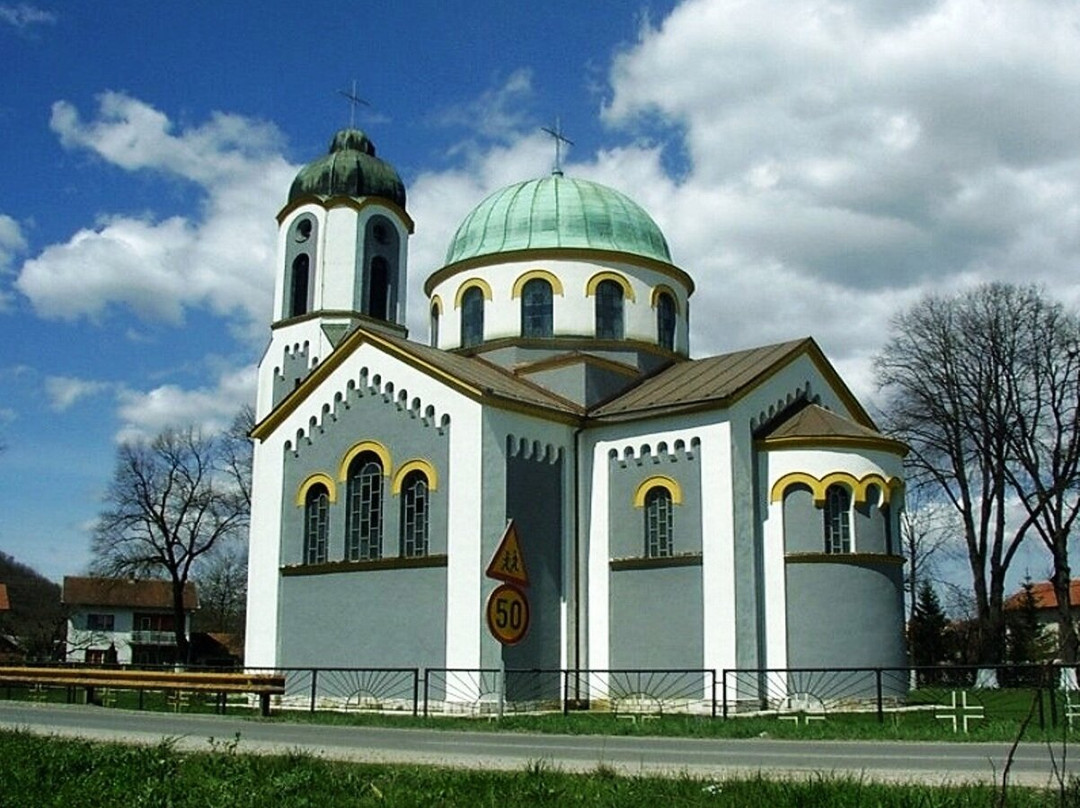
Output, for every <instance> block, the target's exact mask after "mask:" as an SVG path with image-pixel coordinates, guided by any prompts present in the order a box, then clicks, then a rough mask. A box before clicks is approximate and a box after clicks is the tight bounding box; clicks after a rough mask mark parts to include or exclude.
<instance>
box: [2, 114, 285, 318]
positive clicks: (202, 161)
mask: <svg viewBox="0 0 1080 808" xmlns="http://www.w3.org/2000/svg"><path fill="white" fill-rule="evenodd" d="M51 126H52V129H53V131H54V132H56V133H57V135H59V137H60V140H61V143H62V144H63V145H64V146H65V147H67V148H69V149H84V150H89V151H90V152H92V153H94V154H96V155H98V156H99V157H101V158H102V159H104V160H106V161H107V162H109V163H111V164H113V165H116V166H118V167H120V168H122V169H124V170H126V171H151V172H156V173H158V174H161V175H162V176H163V177H164V178H167V179H169V180H172V181H176V180H181V181H187V182H191V183H194V184H195V185H196V186H197V187H198V189H199V191H200V192H201V194H202V197H203V198H202V202H201V205H200V209H199V212H198V214H197V216H195V217H191V218H188V217H179V216H175V217H170V218H166V219H156V218H154V217H153V216H152V215H147V216H144V217H141V218H136V217H132V216H121V215H111V216H107V217H104V218H103V219H102V221H101V223H99V224H98V226H97V227H95V228H93V229H88V228H84V229H82V230H79V231H78V232H77V233H76V234H75V235H74V236H72V237H71V239H69V240H68V241H67V242H65V243H62V244H53V245H50V246H48V247H46V248H45V249H44V250H43V251H42V252H41V253H40V254H39V255H38V256H37V257H35V258H33V259H31V260H29V261H27V262H26V263H25V264H24V265H23V267H22V270H21V272H20V274H19V278H18V280H17V282H16V286H17V288H18V289H19V291H21V292H22V293H23V294H25V295H26V296H27V297H28V298H29V299H30V300H31V302H32V303H33V305H34V308H35V310H36V311H37V312H38V313H39V314H40V315H41V316H43V317H48V318H60V319H67V320H75V319H78V318H81V317H89V318H92V319H95V320H100V319H102V318H103V317H104V316H106V314H107V312H108V311H109V309H110V308H111V307H113V306H117V305H123V306H127V307H129V308H130V309H131V311H133V312H134V313H135V314H136V315H138V316H139V317H140V318H142V319H144V320H147V321H165V322H170V323H179V322H181V321H182V320H183V317H184V312H185V310H187V309H188V308H190V307H195V306H198V307H205V308H208V309H210V310H211V311H213V312H214V313H216V314H219V315H232V314H237V315H239V318H238V319H239V321H240V327H241V328H252V329H256V328H257V329H258V331H259V333H260V334H261V333H262V330H263V329H264V328H265V324H266V321H267V319H268V316H269V312H270V308H271V298H272V295H273V266H274V262H273V255H274V248H275V245H274V232H275V231H274V227H273V216H274V214H275V213H276V212H277V209H278V207H280V205H281V204H282V202H283V201H284V191H285V189H287V188H288V186H289V183H290V182H291V180H292V177H293V176H294V175H295V173H296V167H294V166H291V165H289V164H288V163H287V162H286V161H285V160H284V159H283V158H282V156H281V155H280V153H279V151H278V149H279V146H280V136H279V135H278V133H277V130H276V129H275V128H274V127H272V126H271V125H269V124H265V123H262V122H259V121H253V120H250V119H247V118H243V117H240V116H237V115H226V114H222V113H215V114H214V115H212V116H211V118H210V120H209V121H207V122H206V123H205V124H203V125H201V126H195V127H188V128H186V129H183V130H182V131H180V132H179V133H174V132H173V126H172V124H171V122H170V121H169V119H168V118H167V117H166V116H165V115H164V114H163V113H161V112H160V111H158V110H156V109H154V108H153V107H151V106H149V105H148V104H145V103H143V102H141V101H138V100H136V99H133V98H131V97H129V96H126V95H123V94H121V93H105V94H104V95H102V96H101V98H100V99H99V108H98V112H97V116H96V117H95V118H94V119H93V120H90V121H84V120H83V119H82V118H81V117H80V115H79V113H78V111H77V110H76V109H75V108H74V107H73V106H72V105H71V104H69V103H67V102H65V101H59V102H57V103H56V104H54V105H53V114H52V121H51Z"/></svg>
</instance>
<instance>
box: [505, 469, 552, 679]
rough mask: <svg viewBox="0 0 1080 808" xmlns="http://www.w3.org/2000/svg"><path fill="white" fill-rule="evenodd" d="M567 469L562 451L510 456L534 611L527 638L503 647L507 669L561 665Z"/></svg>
mask: <svg viewBox="0 0 1080 808" xmlns="http://www.w3.org/2000/svg"><path fill="white" fill-rule="evenodd" d="M565 470H566V463H565V462H564V459H563V457H562V455H561V454H558V455H557V457H555V458H552V457H549V456H546V455H544V456H540V457H536V456H532V455H527V454H523V453H521V452H520V451H518V452H512V453H511V454H510V456H508V457H507V459H506V516H507V519H513V520H514V523H515V525H516V527H517V532H518V538H519V539H520V541H521V548H522V552H523V554H524V557H525V568H526V570H527V571H528V574H529V586H528V588H527V589H526V590H525V591H526V594H527V597H528V599H529V611H530V625H529V631H528V633H527V634H526V635H525V638H524V639H523V640H522V641H521V642H520V643H519V644H517V645H514V646H508V647H506V648H504V649H503V660H504V662H505V663H506V667H507V668H559V667H560V666H561V665H560V663H561V643H562V636H561V626H560V605H561V603H562V601H563V600H564V597H565V595H564V593H563V591H562V590H563V546H562V536H563V523H564V520H565V503H564V502H563V479H562V478H563V475H564V474H565Z"/></svg>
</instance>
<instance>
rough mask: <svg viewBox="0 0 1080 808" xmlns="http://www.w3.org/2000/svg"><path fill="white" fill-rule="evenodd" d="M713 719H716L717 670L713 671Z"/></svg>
mask: <svg viewBox="0 0 1080 808" xmlns="http://www.w3.org/2000/svg"><path fill="white" fill-rule="evenodd" d="M712 717H713V718H716V668H713V669H712Z"/></svg>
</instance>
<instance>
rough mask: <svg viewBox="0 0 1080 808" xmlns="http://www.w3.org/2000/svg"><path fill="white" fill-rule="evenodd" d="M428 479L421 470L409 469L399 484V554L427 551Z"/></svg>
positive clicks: (406, 554) (405, 554) (423, 553)
mask: <svg viewBox="0 0 1080 808" xmlns="http://www.w3.org/2000/svg"><path fill="white" fill-rule="evenodd" d="M428 491H429V489H428V480H427V477H426V476H424V472H422V471H410V472H409V473H408V474H407V475H405V479H404V481H402V484H401V555H402V556H404V557H411V556H424V555H427V552H428Z"/></svg>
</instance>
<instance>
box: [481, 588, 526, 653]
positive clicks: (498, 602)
mask: <svg viewBox="0 0 1080 808" xmlns="http://www.w3.org/2000/svg"><path fill="white" fill-rule="evenodd" d="M487 624H488V628H489V629H490V630H491V633H492V635H493V636H494V637H495V639H496V640H498V641H499V642H501V643H502V644H503V645H514V644H516V643H519V642H521V640H522V638H523V637H524V636H525V632H526V631H528V630H529V600H528V598H526V597H525V593H524V592H522V591H521V590H520V589H518V588H517V587H516V586H514V585H513V584H503V585H502V586H500V587H498V588H496V590H495V591H494V592H492V593H491V594H490V595H489V596H488V601H487Z"/></svg>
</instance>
